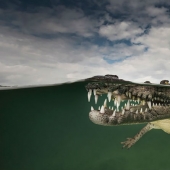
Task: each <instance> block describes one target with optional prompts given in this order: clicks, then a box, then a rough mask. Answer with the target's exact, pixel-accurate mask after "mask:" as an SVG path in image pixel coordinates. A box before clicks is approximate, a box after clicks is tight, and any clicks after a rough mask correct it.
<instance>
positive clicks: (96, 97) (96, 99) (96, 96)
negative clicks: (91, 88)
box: [94, 95, 98, 104]
mask: <svg viewBox="0 0 170 170" xmlns="http://www.w3.org/2000/svg"><path fill="white" fill-rule="evenodd" d="M94 99H95V104H97V101H98V95H95V96H94Z"/></svg>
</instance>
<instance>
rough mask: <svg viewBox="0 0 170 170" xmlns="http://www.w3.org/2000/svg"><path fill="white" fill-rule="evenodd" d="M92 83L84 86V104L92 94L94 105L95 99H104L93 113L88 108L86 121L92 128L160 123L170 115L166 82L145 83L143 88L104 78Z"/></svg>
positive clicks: (169, 92) (169, 96) (100, 77)
mask: <svg viewBox="0 0 170 170" xmlns="http://www.w3.org/2000/svg"><path fill="white" fill-rule="evenodd" d="M93 80H95V82H91V83H89V84H88V85H87V86H86V90H87V91H88V101H90V98H91V96H92V95H93V94H94V98H95V103H96V104H97V101H98V97H99V96H101V95H103V94H106V95H107V98H106V99H105V101H104V104H103V105H102V106H101V107H99V108H98V109H96V110H95V109H94V108H93V107H92V106H91V111H90V113H89V118H90V120H91V121H92V122H93V123H95V124H99V125H105V126H112V125H119V124H129V123H144V122H149V121H153V120H158V119H164V118H165V117H167V116H168V114H169V113H170V106H169V105H170V86H169V83H168V80H163V81H161V84H160V85H158V84H157V85H152V84H151V83H150V82H148V81H147V82H145V84H137V83H129V82H127V81H123V80H120V79H118V77H116V78H115V77H109V78H108V77H107V75H106V76H97V77H95V78H93ZM92 93H93V94H92ZM107 100H108V101H107ZM109 105H110V106H109ZM108 106H109V107H108Z"/></svg>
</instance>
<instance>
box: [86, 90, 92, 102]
mask: <svg viewBox="0 0 170 170" xmlns="http://www.w3.org/2000/svg"><path fill="white" fill-rule="evenodd" d="M87 96H88V102H90V98H91V93H90V92H88V95H87Z"/></svg>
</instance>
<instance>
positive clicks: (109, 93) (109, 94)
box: [107, 92, 112, 102]
mask: <svg viewBox="0 0 170 170" xmlns="http://www.w3.org/2000/svg"><path fill="white" fill-rule="evenodd" d="M107 97H108V100H109V102H110V101H111V97H112V92H108V94H107Z"/></svg>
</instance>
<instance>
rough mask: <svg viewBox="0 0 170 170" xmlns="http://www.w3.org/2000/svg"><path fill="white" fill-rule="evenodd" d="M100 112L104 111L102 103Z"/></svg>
mask: <svg viewBox="0 0 170 170" xmlns="http://www.w3.org/2000/svg"><path fill="white" fill-rule="evenodd" d="M100 113H104V106H103V105H102V107H101V110H100Z"/></svg>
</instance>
